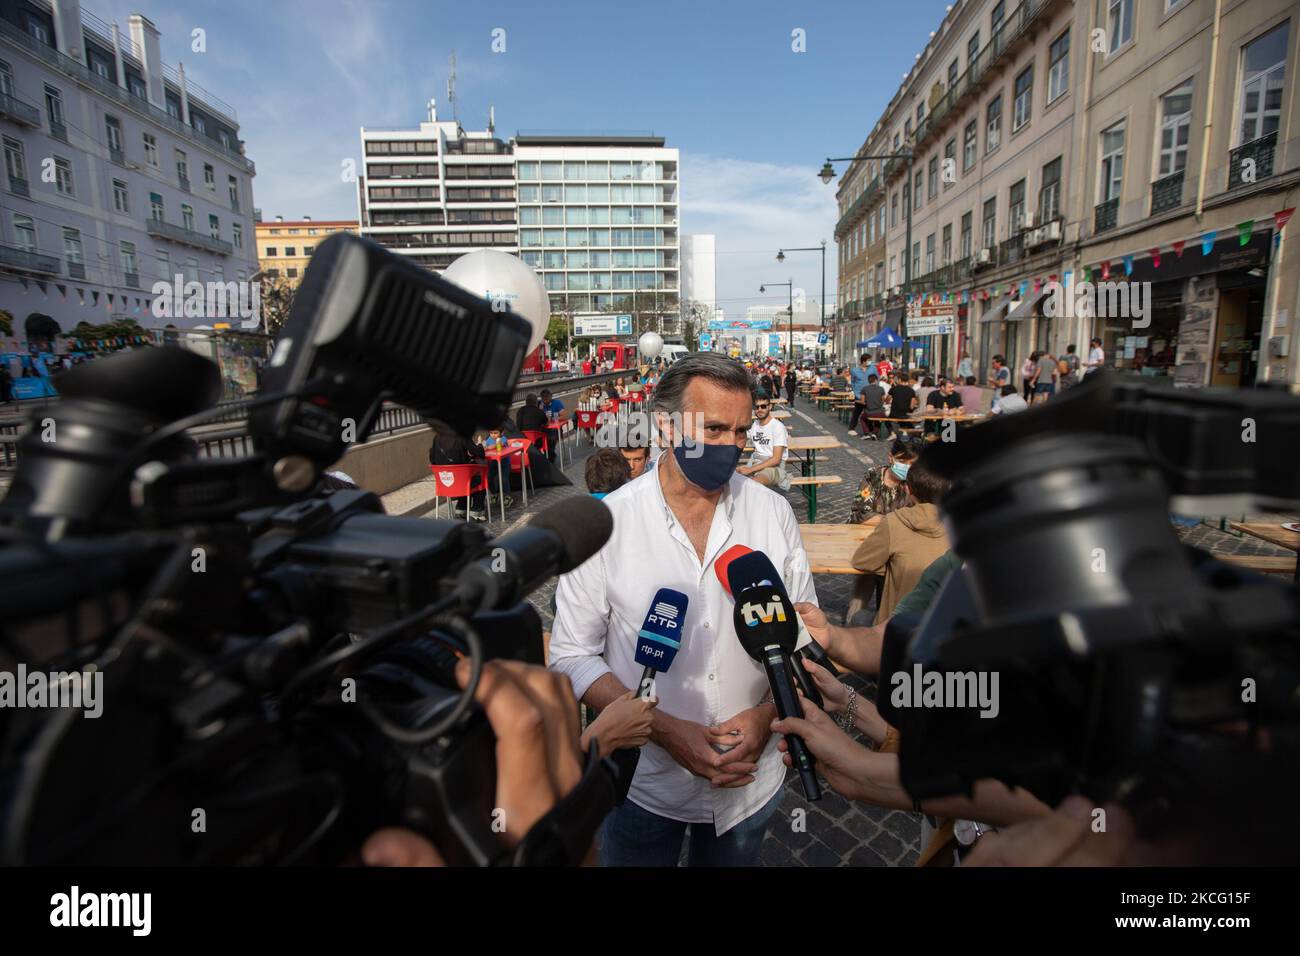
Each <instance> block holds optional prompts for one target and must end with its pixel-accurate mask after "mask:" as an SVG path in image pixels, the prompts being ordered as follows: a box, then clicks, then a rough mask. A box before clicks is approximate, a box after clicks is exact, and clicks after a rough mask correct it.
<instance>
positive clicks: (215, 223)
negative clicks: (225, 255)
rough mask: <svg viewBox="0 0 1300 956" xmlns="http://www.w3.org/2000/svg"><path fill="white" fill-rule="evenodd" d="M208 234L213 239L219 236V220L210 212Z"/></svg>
mask: <svg viewBox="0 0 1300 956" xmlns="http://www.w3.org/2000/svg"><path fill="white" fill-rule="evenodd" d="M208 235H209V236H211V237H212V238H213V239H220V238H221V220H220V219H218V218H217V217H216V216H214V215H212V214H209V215H208Z"/></svg>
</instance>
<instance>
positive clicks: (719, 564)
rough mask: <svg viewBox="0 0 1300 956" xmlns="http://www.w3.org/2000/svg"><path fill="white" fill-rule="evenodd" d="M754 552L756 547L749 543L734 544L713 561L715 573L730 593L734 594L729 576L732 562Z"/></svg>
mask: <svg viewBox="0 0 1300 956" xmlns="http://www.w3.org/2000/svg"><path fill="white" fill-rule="evenodd" d="M753 552H754V549H753V548H751V547H750V546H749V545H746V544H733V545H732V546H731V547H730V548H728V549H727V550H726V551H723V552H722V553H721V554H720V555H718V558H717V560H716V561H714V562H713V573H714V574H716V575H717V576H718V580H719V581H720V582H721V583H722V589H723V590H724V591H726V592H727V593H728V594H732V590H731V579H730V578H728V577H727V575H728V574H729V573H730V570H731V562H732V561H735V560H736V559H737V558H739V557H741V556H743V555H746V554H753ZM733 596H734V595H733Z"/></svg>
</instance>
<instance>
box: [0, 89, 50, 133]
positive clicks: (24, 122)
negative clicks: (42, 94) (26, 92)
mask: <svg viewBox="0 0 1300 956" xmlns="http://www.w3.org/2000/svg"><path fill="white" fill-rule="evenodd" d="M0 119H6V120H9V122H11V123H17V124H18V125H19V126H28V127H31V128H32V129H39V128H40V125H41V111H40V109H39V107H36V106H33V105H32V104H31V103H28V102H27V101H26V100H21V99H19V98H18V97H16V96H11V95H10V94H8V93H0Z"/></svg>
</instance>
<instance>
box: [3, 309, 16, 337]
mask: <svg viewBox="0 0 1300 956" xmlns="http://www.w3.org/2000/svg"><path fill="white" fill-rule="evenodd" d="M13 334H14V314H13V313H12V312H10V311H9V310H8V309H0V335H3V336H4V337H5V338H8V337H9V336H11V335H13Z"/></svg>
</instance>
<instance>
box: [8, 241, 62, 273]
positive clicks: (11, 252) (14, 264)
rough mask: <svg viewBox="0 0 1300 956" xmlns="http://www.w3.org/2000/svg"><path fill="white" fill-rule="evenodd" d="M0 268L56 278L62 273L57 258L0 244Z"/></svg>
mask: <svg viewBox="0 0 1300 956" xmlns="http://www.w3.org/2000/svg"><path fill="white" fill-rule="evenodd" d="M0 267H3V268H6V269H13V270H16V271H18V272H32V273H36V274H37V275H50V276H56V275H60V274H61V273H62V271H63V270H62V269H61V268H60V266H59V260H58V257H57V256H46V255H42V254H41V253H39V252H32V251H31V250H28V249H22V248H19V247H18V246H11V245H9V244H8V243H3V242H0Z"/></svg>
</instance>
